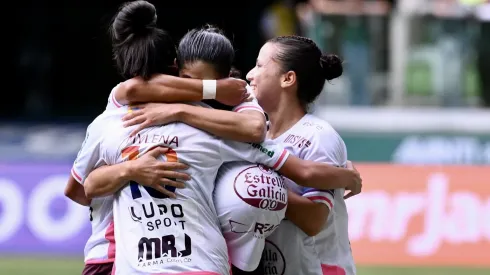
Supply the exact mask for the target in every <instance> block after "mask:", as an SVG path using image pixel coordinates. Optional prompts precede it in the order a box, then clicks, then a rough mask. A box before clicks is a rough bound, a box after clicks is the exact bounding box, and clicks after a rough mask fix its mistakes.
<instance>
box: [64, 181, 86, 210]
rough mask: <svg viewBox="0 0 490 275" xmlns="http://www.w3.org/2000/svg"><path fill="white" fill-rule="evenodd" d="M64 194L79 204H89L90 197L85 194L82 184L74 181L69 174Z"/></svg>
mask: <svg viewBox="0 0 490 275" xmlns="http://www.w3.org/2000/svg"><path fill="white" fill-rule="evenodd" d="M65 196H66V197H68V198H69V199H71V200H72V201H74V202H76V203H78V204H80V205H83V206H89V205H90V199H89V198H87V196H85V190H84V189H83V185H81V184H80V183H78V181H76V180H75V178H73V176H72V175H70V178H69V179H68V182H67V184H66V187H65Z"/></svg>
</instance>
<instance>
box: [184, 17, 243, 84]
mask: <svg viewBox="0 0 490 275" xmlns="http://www.w3.org/2000/svg"><path fill="white" fill-rule="evenodd" d="M234 59H235V50H234V49H233V45H232V44H231V42H230V40H229V39H228V38H227V37H226V36H225V35H224V33H223V31H222V30H220V29H219V28H217V27H214V26H211V25H206V26H204V27H202V28H196V29H192V30H190V31H189V32H187V33H186V34H185V35H184V37H183V38H182V39H181V40H180V43H179V48H178V51H177V64H178V66H179V68H182V67H183V66H184V64H185V63H187V62H195V61H203V62H206V63H209V64H211V65H212V66H213V67H214V69H215V70H216V72H217V73H218V74H219V75H220V76H221V77H222V78H225V77H228V75H229V74H230V72H232V73H233V74H235V75H236V73H237V71H236V70H235V69H234V70H233V71H232V67H231V65H232V63H233V60H234Z"/></svg>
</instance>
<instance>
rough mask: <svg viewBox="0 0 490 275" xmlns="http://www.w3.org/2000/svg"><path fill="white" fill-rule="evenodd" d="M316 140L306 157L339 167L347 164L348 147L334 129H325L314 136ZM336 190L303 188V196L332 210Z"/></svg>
mask: <svg viewBox="0 0 490 275" xmlns="http://www.w3.org/2000/svg"><path fill="white" fill-rule="evenodd" d="M314 139H315V140H314V141H313V142H312V145H311V147H310V148H308V149H309V150H308V151H307V152H306V154H305V156H304V159H305V160H311V161H317V162H323V163H327V164H330V165H334V166H337V167H345V165H346V164H347V149H346V147H345V143H344V141H343V140H342V138H341V137H340V136H339V135H338V134H337V132H335V131H334V130H333V129H332V130H331V131H329V130H325V131H322V132H321V133H317V135H315V136H314ZM335 192H336V191H335V190H334V189H330V190H321V189H315V188H303V194H302V195H303V197H306V198H308V199H310V200H311V201H314V202H316V203H323V204H325V205H326V206H327V207H328V208H329V209H330V210H332V208H333V206H334V201H335V200H334V197H335Z"/></svg>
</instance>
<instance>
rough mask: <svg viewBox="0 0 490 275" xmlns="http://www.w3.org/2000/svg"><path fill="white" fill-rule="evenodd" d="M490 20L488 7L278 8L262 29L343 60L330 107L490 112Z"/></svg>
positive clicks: (444, 2)
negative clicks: (310, 42)
mask: <svg viewBox="0 0 490 275" xmlns="http://www.w3.org/2000/svg"><path fill="white" fill-rule="evenodd" d="M489 20H490V1H488V0H396V1H387V0H309V1H301V2H300V3H298V2H297V1H289V0H279V1H276V2H275V3H274V4H273V5H271V6H270V7H269V8H268V9H267V11H266V13H265V14H264V16H263V19H262V29H263V33H264V36H265V37H266V38H268V37H273V36H277V35H283V34H291V33H298V32H299V33H301V34H302V35H305V36H308V37H311V38H313V39H314V40H315V42H317V43H318V44H319V45H321V47H322V48H323V50H324V51H328V52H333V53H337V54H338V55H340V56H341V57H342V58H343V60H344V62H345V63H344V64H345V77H344V78H342V79H341V80H340V81H337V83H335V84H336V85H331V86H329V87H326V92H325V93H324V97H323V98H322V102H323V104H334V105H401V106H407V105H411V106H413V105H415V106H420V105H429V106H448V107H456V106H457V107H461V106H469V107H474V106H484V107H489V106H490V75H488V74H490V70H489V68H488V67H489V66H490V21H489Z"/></svg>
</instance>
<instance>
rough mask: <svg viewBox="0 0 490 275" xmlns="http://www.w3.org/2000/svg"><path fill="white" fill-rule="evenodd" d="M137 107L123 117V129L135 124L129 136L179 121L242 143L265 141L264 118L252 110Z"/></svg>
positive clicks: (183, 105)
mask: <svg viewBox="0 0 490 275" xmlns="http://www.w3.org/2000/svg"><path fill="white" fill-rule="evenodd" d="M137 107H139V110H135V111H133V112H131V113H129V114H127V115H125V116H124V117H123V120H124V121H126V122H125V124H124V126H125V127H128V126H132V125H138V127H136V128H135V129H134V130H133V132H132V133H131V136H134V135H135V134H137V133H138V132H139V131H141V130H142V129H145V128H147V127H150V126H154V125H165V124H168V123H171V122H175V121H181V122H184V123H186V124H189V125H191V126H193V127H196V128H199V129H202V130H204V131H207V132H209V133H212V134H214V135H216V136H219V137H222V138H225V139H230V140H236V141H242V142H262V141H263V140H264V139H265V134H266V122H265V116H264V114H263V113H261V112H257V111H254V110H244V111H243V112H240V113H237V112H230V111H223V110H216V109H208V108H203V107H199V106H192V105H188V104H164V103H149V104H144V105H141V106H140V105H138V106H137Z"/></svg>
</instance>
